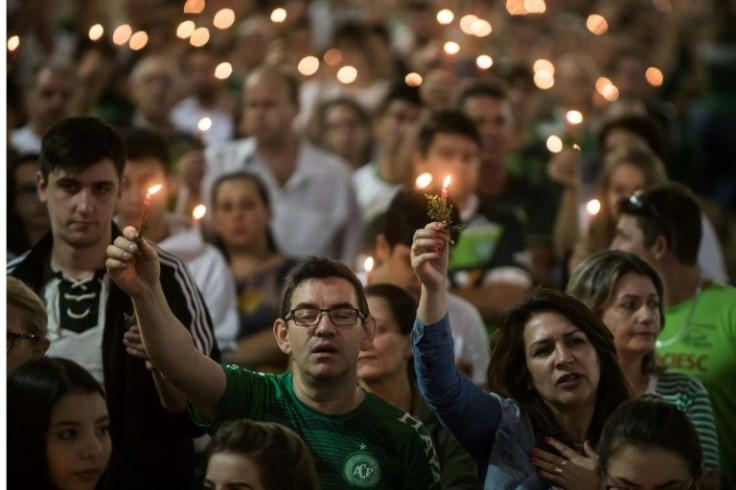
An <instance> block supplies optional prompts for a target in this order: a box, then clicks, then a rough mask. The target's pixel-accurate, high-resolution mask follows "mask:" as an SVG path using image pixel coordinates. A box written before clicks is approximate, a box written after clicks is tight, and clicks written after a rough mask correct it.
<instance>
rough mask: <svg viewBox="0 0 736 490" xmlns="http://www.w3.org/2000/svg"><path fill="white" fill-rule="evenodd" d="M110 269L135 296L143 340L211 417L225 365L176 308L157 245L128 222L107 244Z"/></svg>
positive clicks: (222, 385) (221, 387) (156, 360)
mask: <svg viewBox="0 0 736 490" xmlns="http://www.w3.org/2000/svg"><path fill="white" fill-rule="evenodd" d="M107 257H108V258H107V262H106V266H107V271H108V273H109V274H110V277H111V278H112V280H113V281H115V283H116V284H117V285H118V287H120V289H122V290H123V291H124V292H125V293H127V294H128V295H129V296H130V298H131V300H132V301H133V306H134V307H135V313H136V317H137V320H138V326H139V329H140V333H141V337H142V340H143V345H144V346H145V349H146V352H147V353H148V355H149V357H150V358H151V361H152V363H153V365H154V366H156V367H157V368H158V369H159V370H160V371H161V373H162V374H163V375H164V376H165V377H166V379H168V380H169V381H170V382H171V383H172V384H173V385H174V386H175V387H177V388H178V389H179V390H181V391H182V392H183V393H184V395H185V396H186V397H187V399H189V401H190V402H191V403H192V405H193V406H194V408H195V410H196V411H197V413H198V414H200V415H201V416H203V417H205V418H212V417H213V416H214V413H215V408H216V406H217V403H218V402H219V400H220V397H221V396H222V394H223V393H224V391H225V374H224V372H223V371H222V369H221V368H220V366H219V365H218V364H217V363H216V362H215V361H213V360H212V359H210V358H208V357H207V356H205V355H204V354H202V353H201V352H200V351H199V350H197V348H196V347H195V345H194V341H193V339H192V336H191V334H190V333H189V331H188V330H187V329H186V327H184V325H182V324H181V323H180V322H179V320H178V319H177V318H176V316H175V315H174V314H173V312H172V311H171V308H170V307H169V305H168V303H167V301H166V297H165V296H164V292H163V289H162V287H161V282H160V280H159V275H160V265H159V261H158V254H157V253H156V251H155V249H154V248H153V247H152V246H151V245H149V244H148V243H147V242H146V241H145V240H140V241H138V232H137V231H136V229H135V228H133V227H131V226H129V227H126V228H125V230H123V235H122V236H119V237H117V238H116V239H115V242H114V243H113V244H112V245H110V246H108V248H107Z"/></svg>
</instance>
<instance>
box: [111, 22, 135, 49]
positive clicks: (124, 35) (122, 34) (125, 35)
mask: <svg viewBox="0 0 736 490" xmlns="http://www.w3.org/2000/svg"><path fill="white" fill-rule="evenodd" d="M132 35H133V28H132V27H130V26H129V25H128V24H122V25H119V26H117V27H116V28H115V30H114V31H113V32H112V42H114V43H115V44H117V45H118V46H122V45H123V44H125V43H127V42H128V40H129V39H130V36H132Z"/></svg>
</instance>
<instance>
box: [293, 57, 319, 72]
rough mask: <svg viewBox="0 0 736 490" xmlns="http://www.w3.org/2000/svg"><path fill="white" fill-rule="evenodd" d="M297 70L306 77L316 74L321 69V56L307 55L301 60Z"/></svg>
mask: <svg viewBox="0 0 736 490" xmlns="http://www.w3.org/2000/svg"><path fill="white" fill-rule="evenodd" d="M297 70H299V73H301V74H302V75H304V76H306V77H309V76H312V75H314V74H315V73H317V70H319V58H317V57H316V56H305V57H304V58H302V59H301V61H299V64H298V65H297Z"/></svg>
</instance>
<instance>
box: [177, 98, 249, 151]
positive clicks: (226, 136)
mask: <svg viewBox="0 0 736 490" xmlns="http://www.w3.org/2000/svg"><path fill="white" fill-rule="evenodd" d="M203 117H209V118H210V120H211V121H212V127H211V128H210V129H208V130H207V131H200V130H199V128H198V127H197V125H198V124H199V121H200V119H202V118H203ZM171 122H172V124H173V125H174V126H176V128H177V129H179V130H181V131H184V132H185V133H189V134H194V135H198V136H199V137H200V138H201V139H202V141H203V142H204V144H205V145H214V144H215V143H223V142H225V141H230V140H231V139H233V137H234V136H235V124H234V122H233V118H232V116H231V115H230V114H228V113H227V111H225V110H223V109H221V108H219V107H213V108H209V107H202V106H201V105H200V103H199V101H197V99H196V98H195V97H194V96H191V97H187V98H186V99H183V100H182V101H180V102H179V103H178V104H176V105H175V106H174V108H173V109H172V110H171Z"/></svg>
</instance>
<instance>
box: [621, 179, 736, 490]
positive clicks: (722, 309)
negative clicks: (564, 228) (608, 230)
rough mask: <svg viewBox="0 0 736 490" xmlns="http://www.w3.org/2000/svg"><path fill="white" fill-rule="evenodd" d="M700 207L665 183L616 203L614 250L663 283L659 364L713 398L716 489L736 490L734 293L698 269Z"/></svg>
mask: <svg viewBox="0 0 736 490" xmlns="http://www.w3.org/2000/svg"><path fill="white" fill-rule="evenodd" d="M701 233H702V229H701V221H700V207H699V206H698V203H697V202H696V200H695V197H694V195H693V193H692V192H691V191H690V190H689V189H688V188H687V187H685V186H683V185H681V184H675V183H670V184H664V185H661V186H655V187H652V188H651V189H649V190H647V191H644V192H638V193H635V194H633V195H631V196H630V197H629V198H627V199H624V200H623V201H622V202H621V218H619V221H618V225H617V226H616V238H615V239H614V241H613V243H612V245H611V248H612V249H614V250H624V251H627V252H632V253H635V254H636V255H639V256H640V257H642V258H644V259H645V260H647V261H648V262H649V263H650V264H652V265H653V266H654V268H655V270H657V272H658V273H659V275H660V276H661V277H662V280H663V282H664V298H665V305H666V309H665V324H666V325H667V329H666V330H664V331H663V332H662V333H661V334H660V336H659V339H658V340H657V343H656V352H657V357H658V360H659V361H660V363H661V364H663V365H664V366H666V367H667V369H668V370H671V371H676V372H683V373H687V374H689V375H691V376H694V377H695V378H697V379H699V380H700V381H701V382H702V383H703V385H705V387H706V388H707V389H708V392H709V393H710V401H711V404H712V406H713V416H714V418H715V423H716V431H717V433H718V446H719V451H720V461H721V463H720V466H721V486H722V488H729V489H730V488H732V487H733V486H734V485H736V467H734V465H733V462H734V461H736V416H735V415H734V407H736V376H734V373H736V288H734V287H731V286H727V285H725V284H720V283H717V282H713V281H710V280H709V279H706V278H705V277H703V275H702V273H701V271H700V269H699V268H698V266H697V262H696V259H697V256H698V247H699V244H700V238H701Z"/></svg>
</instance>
